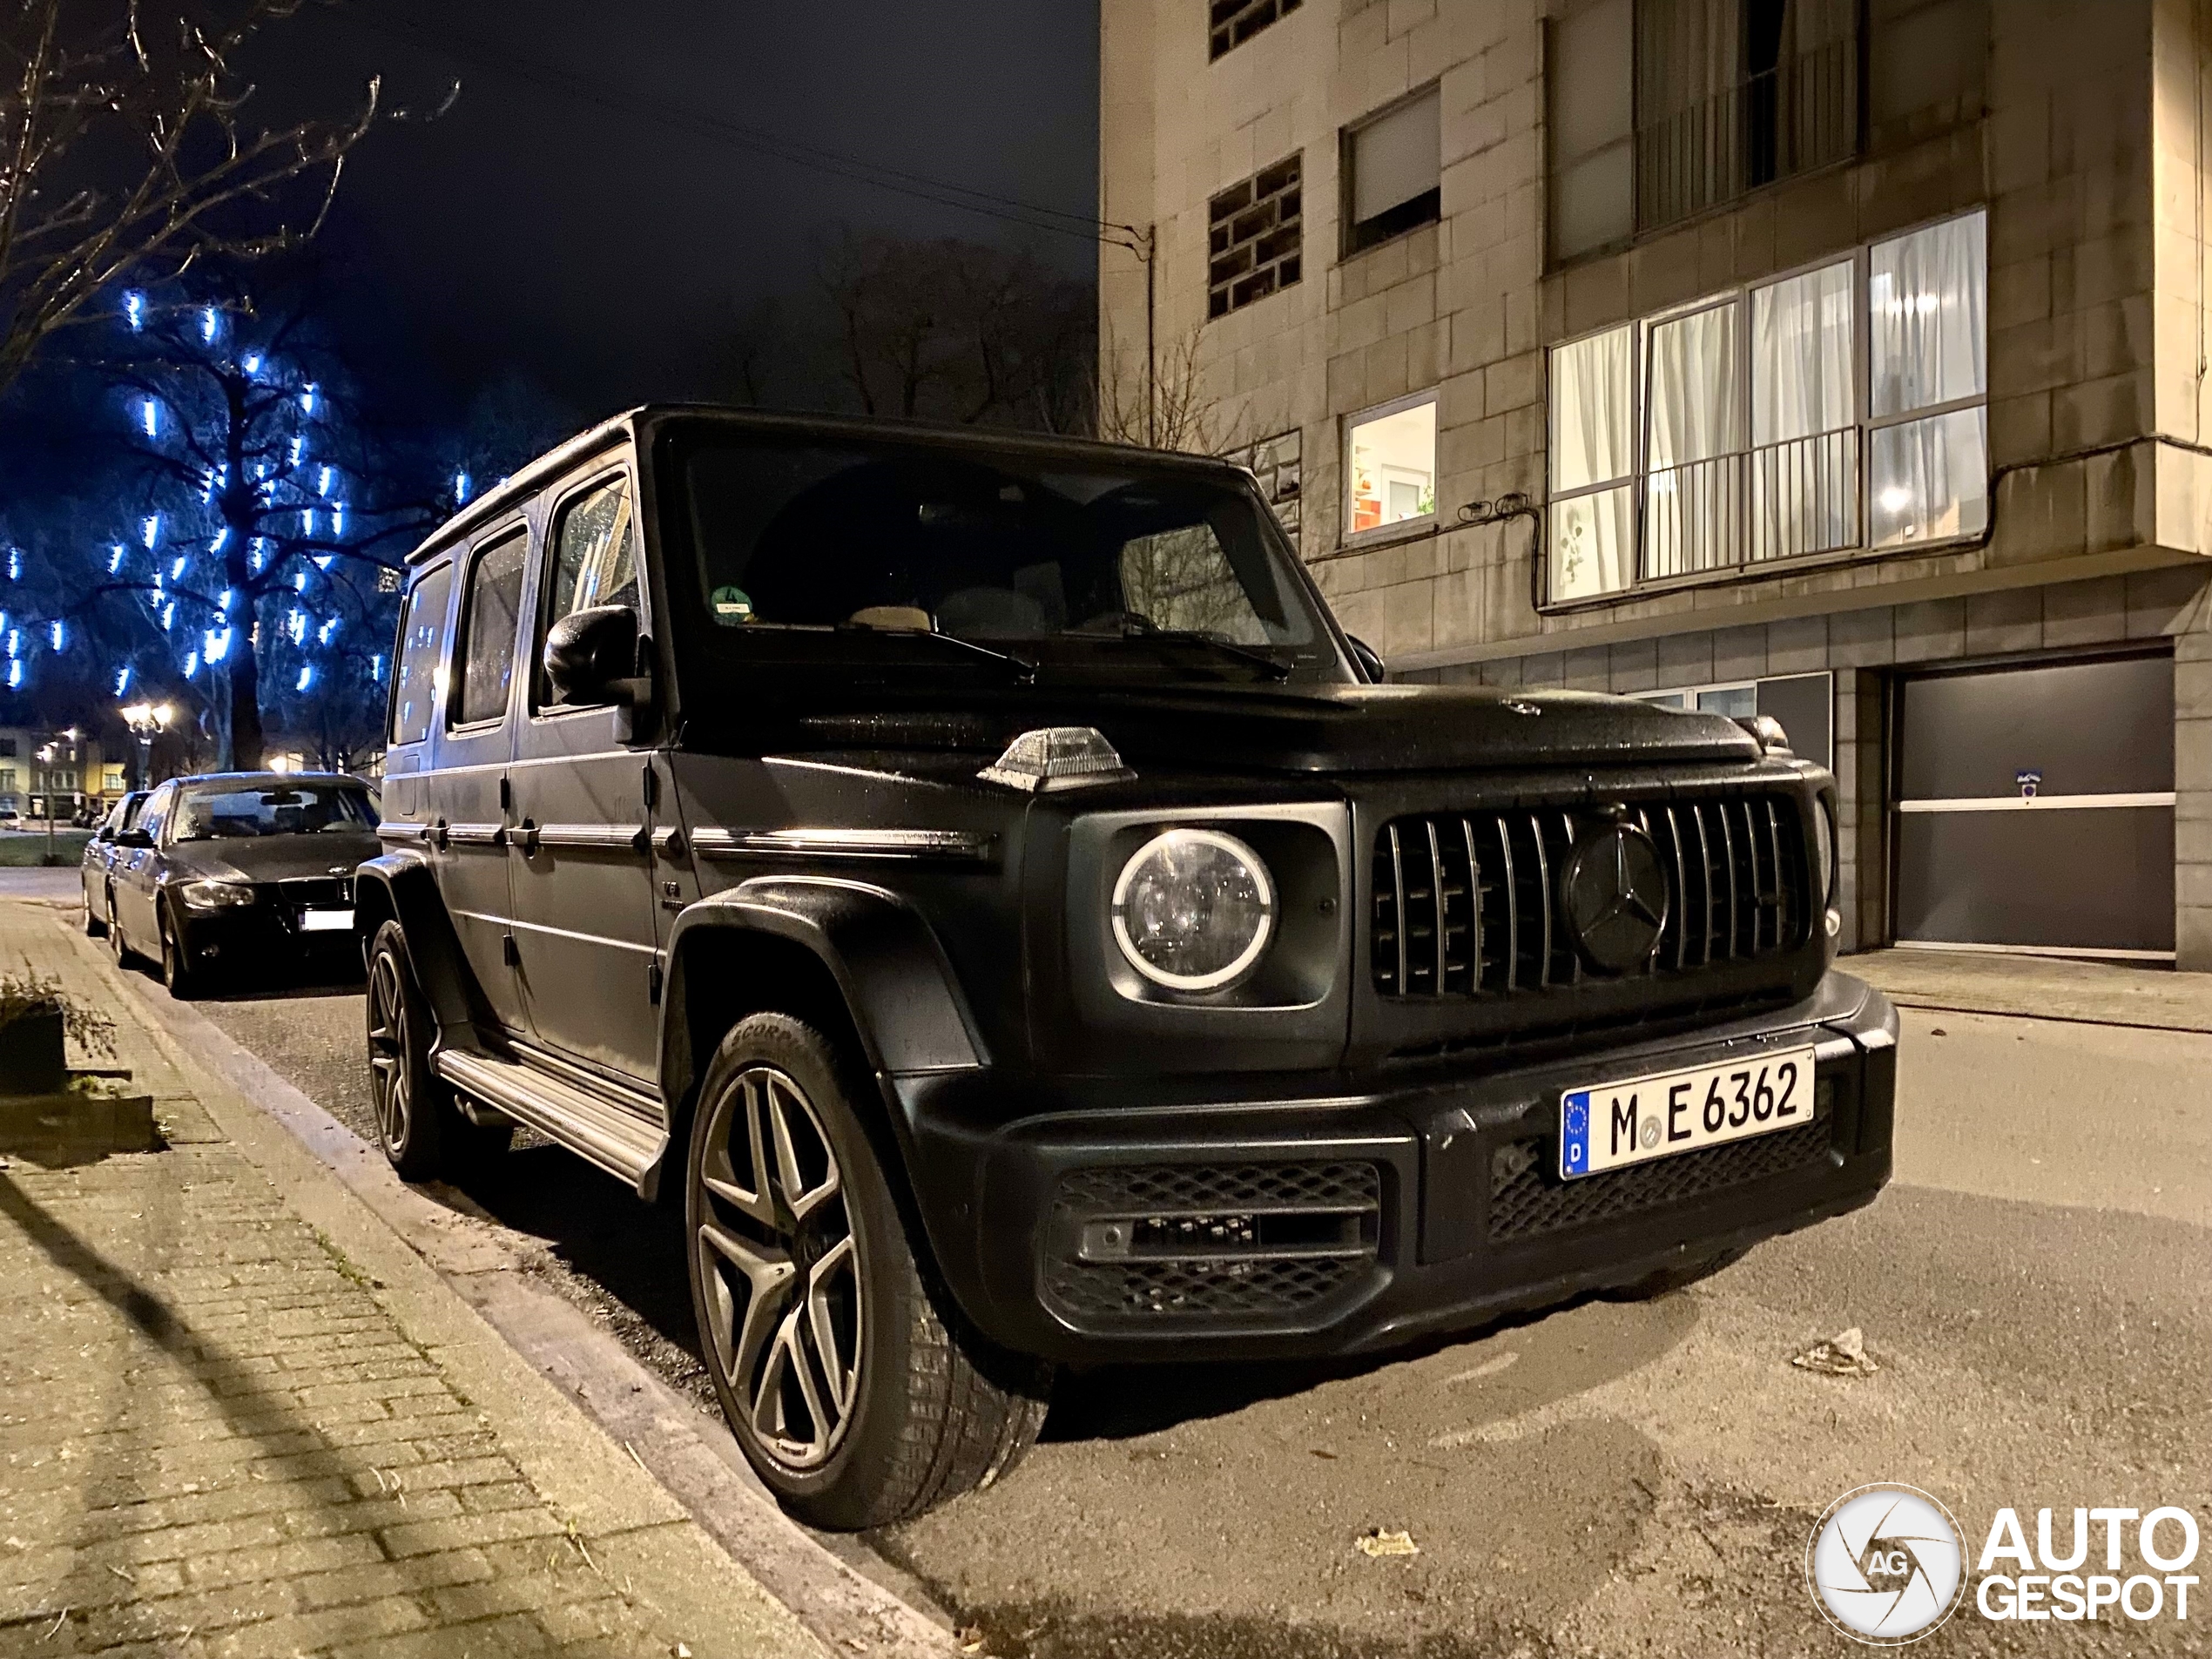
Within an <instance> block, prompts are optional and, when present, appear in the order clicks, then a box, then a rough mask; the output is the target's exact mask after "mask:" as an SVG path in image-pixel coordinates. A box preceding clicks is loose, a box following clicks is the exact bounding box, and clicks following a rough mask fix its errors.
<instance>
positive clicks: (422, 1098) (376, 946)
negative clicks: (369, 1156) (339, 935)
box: [363, 921, 515, 1181]
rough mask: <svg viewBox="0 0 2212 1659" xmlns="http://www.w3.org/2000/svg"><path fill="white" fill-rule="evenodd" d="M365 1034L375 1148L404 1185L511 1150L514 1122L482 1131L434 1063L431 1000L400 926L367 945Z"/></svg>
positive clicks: (469, 1168) (468, 1169)
mask: <svg viewBox="0 0 2212 1659" xmlns="http://www.w3.org/2000/svg"><path fill="white" fill-rule="evenodd" d="M363 1002H364V1004H365V1008H366V1015H367V1024H368V1066H369V1077H368V1093H369V1105H370V1108H371V1109H372V1110H373V1111H374V1113H375V1116H376V1130H377V1143H378V1144H379V1145H381V1147H382V1148H383V1149H384V1156H385V1157H387V1158H388V1159H389V1160H390V1161H391V1164H392V1167H393V1168H394V1169H395V1170H398V1171H399V1173H400V1177H401V1179H402V1180H407V1181H428V1180H431V1179H433V1178H435V1177H440V1176H447V1177H451V1176H460V1175H466V1174H469V1173H472V1172H473V1171H474V1170H475V1169H476V1168H477V1167H478V1166H479V1165H481V1164H482V1163H484V1162H485V1161H486V1160H488V1159H489V1158H491V1157H495V1156H496V1155H497V1154H498V1153H501V1152H503V1151H505V1150H507V1143H508V1142H509V1139H510V1138H512V1136H513V1135H514V1132H515V1131H514V1126H513V1125H512V1124H502V1125H500V1126H498V1127H497V1128H494V1129H479V1128H478V1127H477V1126H476V1125H475V1124H474V1123H470V1122H469V1120H468V1118H467V1117H466V1116H463V1115H462V1110H461V1108H460V1106H459V1104H458V1103H456V1102H455V1100H454V1097H453V1089H452V1088H451V1087H450V1086H449V1085H448V1083H447V1082H446V1081H445V1080H444V1079H443V1078H442V1077H441V1076H438V1074H437V1071H436V1069H435V1068H434V1067H433V1066H432V1065H431V1063H430V1045H431V1043H432V1042H434V1041H435V1038H436V1035H437V1028H436V1022H435V1021H434V1020H433V1019H432V1017H431V1015H430V1004H429V1001H428V999H427V998H426V997H425V996H424V995H422V986H421V981H418V980H417V979H416V978H415V963H414V961H413V959H412V958H411V957H409V956H408V949H407V935H406V934H405V933H404V932H402V931H401V927H400V924H399V923H398V922H396V921H388V922H386V923H385V924H384V925H383V926H382V927H379V928H378V929H377V930H376V937H375V938H374V940H372V941H370V942H369V947H368V987H367V995H366V996H365V997H364V998H363Z"/></svg>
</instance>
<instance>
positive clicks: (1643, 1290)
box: [1606, 1245, 1750, 1302]
mask: <svg viewBox="0 0 2212 1659" xmlns="http://www.w3.org/2000/svg"><path fill="white" fill-rule="evenodd" d="M1749 1250H1750V1247H1749V1246H1748V1245H1746V1246H1743V1247H1740V1248H1738V1249H1736V1250H1723V1251H1715V1252H1714V1253H1713V1254H1711V1255H1708V1256H1700V1257H1698V1258H1696V1260H1694V1261H1688V1262H1684V1263H1683V1264H1681V1265H1680V1266H1679V1267H1662V1268H1661V1269H1660V1270H1659V1271H1657V1272H1656V1273H1647V1274H1646V1275H1645V1276H1644V1277H1643V1278H1640V1279H1638V1280H1636V1281H1635V1284H1633V1285H1622V1286H1621V1287H1620V1288H1619V1289H1617V1290H1614V1291H1607V1292H1606V1295H1607V1297H1608V1299H1610V1300H1612V1301H1615V1302H1655V1301H1656V1300H1658V1298H1661V1297H1662V1296H1671V1295H1673V1294H1674V1293H1675V1292H1676V1291H1686V1290H1688V1289H1689V1287H1690V1286H1691V1285H1696V1284H1697V1283H1699V1282H1700V1281H1702V1280H1704V1279H1709V1278H1712V1276H1713V1275H1714V1274H1716V1273H1717V1272H1719V1271H1721V1270H1722V1269H1723V1268H1725V1267H1732V1266H1734V1265H1735V1264H1737V1262H1740V1261H1742V1260H1743V1258H1744V1256H1745V1255H1746V1254H1748V1253H1749Z"/></svg>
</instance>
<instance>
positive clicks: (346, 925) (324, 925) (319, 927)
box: [300, 910, 354, 934]
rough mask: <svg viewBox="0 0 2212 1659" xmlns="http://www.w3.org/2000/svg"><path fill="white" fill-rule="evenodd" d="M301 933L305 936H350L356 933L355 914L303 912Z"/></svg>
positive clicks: (331, 911) (333, 911)
mask: <svg viewBox="0 0 2212 1659" xmlns="http://www.w3.org/2000/svg"><path fill="white" fill-rule="evenodd" d="M353 931H354V913H353V912H352V911H350V910H302V911H301V912H300V932H301V933H303V934H349V933H351V932H353Z"/></svg>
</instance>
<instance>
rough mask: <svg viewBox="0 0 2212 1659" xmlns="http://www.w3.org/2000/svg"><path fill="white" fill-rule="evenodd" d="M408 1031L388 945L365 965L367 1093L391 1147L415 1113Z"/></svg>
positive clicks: (401, 1140)
mask: <svg viewBox="0 0 2212 1659" xmlns="http://www.w3.org/2000/svg"><path fill="white" fill-rule="evenodd" d="M368 1094H369V1104H370V1108H371V1109H373V1110H374V1112H375V1114H376V1132H377V1133H378V1134H380V1135H381V1136H383V1137H384V1146H385V1150H387V1151H388V1152H392V1153H397V1152H398V1150H400V1149H401V1147H404V1146H405V1145H406V1144H407V1135H408V1122H409V1119H410V1118H411V1117H412V1116H413V1115H414V1103H413V1102H412V1101H411V1100H409V1098H408V1028H407V1000H406V998H405V997H404V996H403V995H401V988H400V965H399V962H398V961H397V960H396V959H395V957H394V956H393V954H392V953H391V952H390V951H388V950H385V951H379V952H378V953H377V954H376V960H375V961H374V962H373V963H371V964H370V966H369V971H368Z"/></svg>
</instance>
